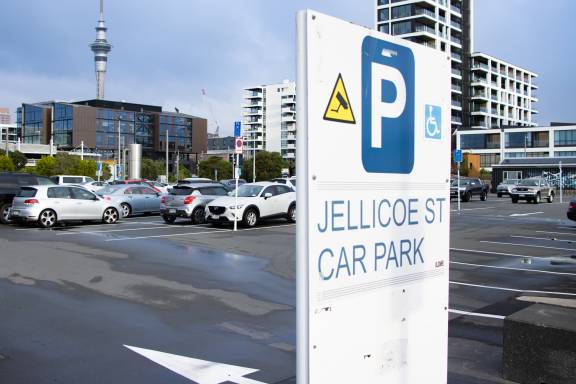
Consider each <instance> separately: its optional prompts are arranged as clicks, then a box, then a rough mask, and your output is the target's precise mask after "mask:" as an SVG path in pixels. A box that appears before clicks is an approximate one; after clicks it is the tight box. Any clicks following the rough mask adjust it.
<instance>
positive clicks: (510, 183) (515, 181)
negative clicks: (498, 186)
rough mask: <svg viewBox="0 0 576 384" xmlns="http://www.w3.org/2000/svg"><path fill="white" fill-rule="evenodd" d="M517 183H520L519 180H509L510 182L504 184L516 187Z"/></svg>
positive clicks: (506, 181) (505, 181)
mask: <svg viewBox="0 0 576 384" xmlns="http://www.w3.org/2000/svg"><path fill="white" fill-rule="evenodd" d="M517 183H518V180H517V179H509V180H504V181H503V182H502V184H505V185H514V184H517Z"/></svg>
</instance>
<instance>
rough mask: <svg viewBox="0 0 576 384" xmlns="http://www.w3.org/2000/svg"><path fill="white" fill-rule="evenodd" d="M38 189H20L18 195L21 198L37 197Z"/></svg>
mask: <svg viewBox="0 0 576 384" xmlns="http://www.w3.org/2000/svg"><path fill="white" fill-rule="evenodd" d="M36 191H37V189H36V188H26V187H23V188H22V189H20V193H19V194H18V196H19V197H34V196H36Z"/></svg>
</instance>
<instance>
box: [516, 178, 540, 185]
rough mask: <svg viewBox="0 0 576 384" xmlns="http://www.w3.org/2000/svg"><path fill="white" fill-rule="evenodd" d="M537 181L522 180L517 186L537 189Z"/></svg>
mask: <svg viewBox="0 0 576 384" xmlns="http://www.w3.org/2000/svg"><path fill="white" fill-rule="evenodd" d="M538 184H539V183H538V180H534V179H524V180H522V181H521V182H520V184H518V185H524V186H527V187H537V186H538Z"/></svg>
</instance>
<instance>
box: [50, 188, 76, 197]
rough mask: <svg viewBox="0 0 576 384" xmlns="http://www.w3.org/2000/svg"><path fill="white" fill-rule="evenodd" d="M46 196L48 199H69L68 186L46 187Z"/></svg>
mask: <svg viewBox="0 0 576 384" xmlns="http://www.w3.org/2000/svg"><path fill="white" fill-rule="evenodd" d="M47 195H48V198H50V199H71V198H72V196H71V193H70V188H68V187H52V188H48V193H47Z"/></svg>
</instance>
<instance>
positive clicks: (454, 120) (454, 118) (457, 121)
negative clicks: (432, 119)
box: [451, 116, 462, 123]
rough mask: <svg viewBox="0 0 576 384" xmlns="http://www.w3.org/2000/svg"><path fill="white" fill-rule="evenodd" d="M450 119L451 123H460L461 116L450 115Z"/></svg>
mask: <svg viewBox="0 0 576 384" xmlns="http://www.w3.org/2000/svg"><path fill="white" fill-rule="evenodd" d="M451 120H452V122H453V123H461V122H462V118H461V117H460V116H452V118H451Z"/></svg>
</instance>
